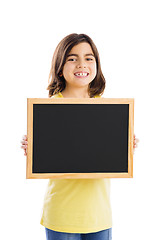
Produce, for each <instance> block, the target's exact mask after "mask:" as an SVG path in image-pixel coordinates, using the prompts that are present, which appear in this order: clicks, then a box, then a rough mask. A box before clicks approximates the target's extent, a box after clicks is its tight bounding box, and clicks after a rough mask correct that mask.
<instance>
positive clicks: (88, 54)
mask: <svg viewBox="0 0 160 240" xmlns="http://www.w3.org/2000/svg"><path fill="white" fill-rule="evenodd" d="M70 56H76V57H78V54H74V53H73V54H68V55H67V57H70ZM85 56H93V57H95V56H94V55H93V54H92V53H87V54H85Z"/></svg>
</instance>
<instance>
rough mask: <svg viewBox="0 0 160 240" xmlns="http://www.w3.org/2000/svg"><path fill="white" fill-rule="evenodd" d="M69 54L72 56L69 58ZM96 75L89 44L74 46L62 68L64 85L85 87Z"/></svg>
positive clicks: (94, 62)
mask: <svg viewBox="0 0 160 240" xmlns="http://www.w3.org/2000/svg"><path fill="white" fill-rule="evenodd" d="M71 54H73V55H72V56H70V55H71ZM82 74H83V75H82ZM96 74H97V67H96V59H95V57H94V53H93V51H92V48H91V46H90V44H89V43H86V42H82V43H79V44H78V45H76V46H74V47H73V48H72V49H71V51H70V52H69V54H68V56H67V58H66V62H65V64H64V67H63V76H64V78H65V80H66V84H67V85H70V86H71V85H72V86H75V87H85V86H88V84H89V83H90V82H92V81H93V80H94V78H95V76H96Z"/></svg>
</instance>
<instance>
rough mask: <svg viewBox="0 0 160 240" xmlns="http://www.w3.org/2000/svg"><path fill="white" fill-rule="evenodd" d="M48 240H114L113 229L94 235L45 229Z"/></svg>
mask: <svg viewBox="0 0 160 240" xmlns="http://www.w3.org/2000/svg"><path fill="white" fill-rule="evenodd" d="M45 231H46V239H47V240H112V228H109V229H106V230H103V231H100V232H94V233H65V232H56V231H53V230H51V229H48V228H45Z"/></svg>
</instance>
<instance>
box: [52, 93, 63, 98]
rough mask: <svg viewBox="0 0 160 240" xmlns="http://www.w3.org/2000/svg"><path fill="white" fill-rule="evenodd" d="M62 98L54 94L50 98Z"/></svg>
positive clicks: (58, 94)
mask: <svg viewBox="0 0 160 240" xmlns="http://www.w3.org/2000/svg"><path fill="white" fill-rule="evenodd" d="M61 97H62V96H61V95H60V93H56V94H54V95H53V96H52V97H50V98H61Z"/></svg>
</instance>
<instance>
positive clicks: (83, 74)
mask: <svg viewBox="0 0 160 240" xmlns="http://www.w3.org/2000/svg"><path fill="white" fill-rule="evenodd" d="M75 75H76V76H87V73H76V74H75Z"/></svg>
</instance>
